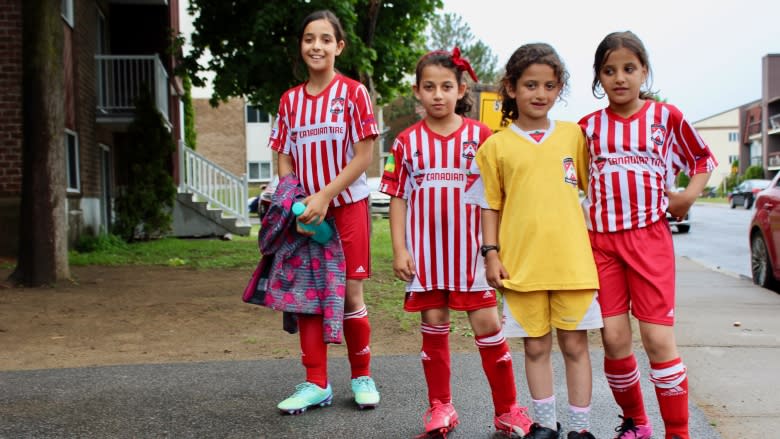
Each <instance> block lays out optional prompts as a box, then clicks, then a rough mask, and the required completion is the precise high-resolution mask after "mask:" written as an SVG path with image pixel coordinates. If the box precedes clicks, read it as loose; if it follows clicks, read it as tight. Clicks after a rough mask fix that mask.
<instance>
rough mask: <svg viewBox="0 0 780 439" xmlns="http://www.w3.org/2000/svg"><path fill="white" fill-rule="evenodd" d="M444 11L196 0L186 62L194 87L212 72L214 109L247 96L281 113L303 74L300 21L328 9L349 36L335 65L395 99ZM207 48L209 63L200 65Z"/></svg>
mask: <svg viewBox="0 0 780 439" xmlns="http://www.w3.org/2000/svg"><path fill="white" fill-rule="evenodd" d="M441 6H442V1H441V0H394V1H393V2H382V1H381V0H294V1H281V0H272V1H265V2H257V1H255V0H233V1H230V2H225V1H223V0H191V2H190V7H189V12H190V14H192V15H193V16H195V20H194V22H193V26H194V32H193V33H192V42H191V43H192V47H193V49H192V51H191V52H190V53H189V54H188V55H187V56H185V58H184V60H183V64H182V65H183V68H185V69H186V70H187V71H188V72H189V73H190V75H191V79H192V83H193V85H195V86H203V85H204V84H205V82H204V78H203V76H202V73H203V72H205V71H212V72H214V74H215V78H214V81H213V84H212V85H213V88H214V92H213V94H212V96H211V100H210V102H211V104H212V105H218V104H219V102H220V101H225V100H227V99H228V98H230V97H232V96H245V97H246V98H247V100H248V101H250V102H255V103H258V104H260V105H262V106H263V107H264V108H266V109H268V111H269V112H271V113H275V112H276V108H277V106H278V105H279V97H280V96H281V94H282V93H283V92H284V91H285V90H286V89H288V88H290V87H292V86H294V85H295V84H297V83H299V82H300V81H301V80H302V79H304V77H305V66H304V65H302V61H300V50H299V47H298V32H299V29H298V27H299V26H300V23H301V21H302V20H303V18H304V17H305V16H306V15H308V14H309V13H311V12H313V11H315V10H318V9H330V10H332V11H333V12H334V13H335V14H336V15H337V16H338V17H339V18H340V20H341V23H342V25H343V27H344V31H345V33H346V36H347V37H346V40H347V48H346V50H345V51H344V53H342V55H341V56H339V57H338V58H337V60H336V68H337V69H339V71H341V72H343V73H344V74H345V75H347V76H349V77H352V78H356V79H359V80H360V81H361V82H363V83H364V84H365V85H366V86H367V87H368V89H369V91H371V92H372V93H373V96H375V97H377V98H379V101H380V102H383V101H389V100H391V99H392V98H393V97H395V96H396V95H397V94H398V92H399V90H403V89H404V88H405V87H406V85H405V84H404V81H403V78H404V76H405V75H406V74H407V73H409V72H410V71H411V70H412V69H413V68H414V64H415V62H416V61H417V59H418V58H419V57H420V56H421V54H422V53H423V52H424V46H425V40H424V31H425V28H426V26H427V24H428V22H429V20H430V19H431V18H432V17H433V15H434V11H435V9H436V8H441ZM207 50H208V53H209V54H210V58H209V59H208V61H206V62H205V65H201V64H200V63H199V60H201V59H202V56H203V55H204V54H206V52H207ZM203 59H206V58H203Z"/></svg>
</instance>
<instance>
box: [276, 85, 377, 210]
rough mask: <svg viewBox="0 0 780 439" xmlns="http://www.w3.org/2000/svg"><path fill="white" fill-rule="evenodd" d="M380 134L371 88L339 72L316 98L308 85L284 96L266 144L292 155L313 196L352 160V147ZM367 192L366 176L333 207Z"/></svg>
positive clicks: (353, 154) (296, 167) (306, 186)
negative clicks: (308, 89) (307, 88)
mask: <svg viewBox="0 0 780 439" xmlns="http://www.w3.org/2000/svg"><path fill="white" fill-rule="evenodd" d="M378 134H379V129H378V128H377V124H376V120H375V119H374V111H373V109H372V107H371V99H370V97H369V95H368V90H366V88H365V86H363V85H362V84H361V83H359V82H357V81H354V80H352V79H349V78H347V77H345V76H343V75H340V74H336V76H335V77H334V78H333V80H332V81H331V83H330V84H329V85H328V86H327V87H326V88H325V90H323V91H322V92H321V93H320V94H318V95H316V96H312V95H310V94H309V93H307V92H306V83H305V82H304V83H303V84H300V85H298V86H296V87H293V88H291V89H289V90H287V91H286V92H285V93H284V94H283V95H282V99H281V101H280V102H279V113H278V114H277V116H276V126H275V127H274V128H273V130H272V131H271V137H270V139H269V144H268V146H269V147H270V148H272V149H273V150H274V151H277V152H280V153H283V154H289V155H291V156H292V159H293V163H294V167H295V174H296V175H297V176H298V178H299V179H300V180H301V185H302V186H303V189H304V190H305V191H306V192H307V193H309V194H314V193H316V192H319V191H320V190H321V189H322V188H324V187H325V186H326V185H328V183H330V182H331V181H333V180H334V179H335V178H336V176H337V175H339V173H341V171H342V170H343V169H344V167H346V166H347V164H348V163H349V162H350V160H352V158H353V157H354V156H355V151H354V149H353V148H352V145H354V144H355V143H357V142H360V141H361V140H363V139H366V138H370V137H376V136H377V135H378ZM369 192H370V190H369V188H368V185H367V184H366V175H365V174H363V175H361V176H360V178H358V179H357V180H355V181H354V182H353V183H352V184H351V185H350V186H349V187H347V188H346V189H345V190H344V191H342V192H341V193H340V194H339V195H338V196H336V197H335V198H334V199H333V202H332V205H333V206H341V205H344V204H350V203H353V202H355V201H360V200H362V199H364V198H366V197H368V193H369Z"/></svg>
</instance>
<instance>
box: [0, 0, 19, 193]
mask: <svg viewBox="0 0 780 439" xmlns="http://www.w3.org/2000/svg"><path fill="white" fill-rule="evenodd" d="M21 190H22V0H0V198H12V197H19V196H20V194H21Z"/></svg>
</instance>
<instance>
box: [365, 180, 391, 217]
mask: <svg viewBox="0 0 780 439" xmlns="http://www.w3.org/2000/svg"><path fill="white" fill-rule="evenodd" d="M381 181H382V179H381V178H380V177H369V178H368V180H367V182H368V187H369V188H370V189H371V193H370V194H369V195H368V205H369V209H370V210H371V215H378V216H382V217H386V216H388V215H389V214H390V195H387V194H386V193H384V192H379V184H380V183H381Z"/></svg>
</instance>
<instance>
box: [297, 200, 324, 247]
mask: <svg viewBox="0 0 780 439" xmlns="http://www.w3.org/2000/svg"><path fill="white" fill-rule="evenodd" d="M305 210H306V205H305V204H303V203H301V202H300V201H298V202H296V203H293V205H292V213H293V215H295V217H296V218H297V217H299V216H300V215H301V214H302V213H303V211H305ZM315 221H316V220H315ZM298 225H299V226H300V228H301V229H303V230H306V231H309V232H314V234H313V235H311V239H313V240H315V241H317V242H319V243H320V244H325V243H326V242H328V241H330V238H331V237H332V236H333V229H332V228H331V227H330V224H328V223H327V221H323V222H321V223H319V224H315V223H311V224H306V223H303V222H300V221H299V222H298Z"/></svg>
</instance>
